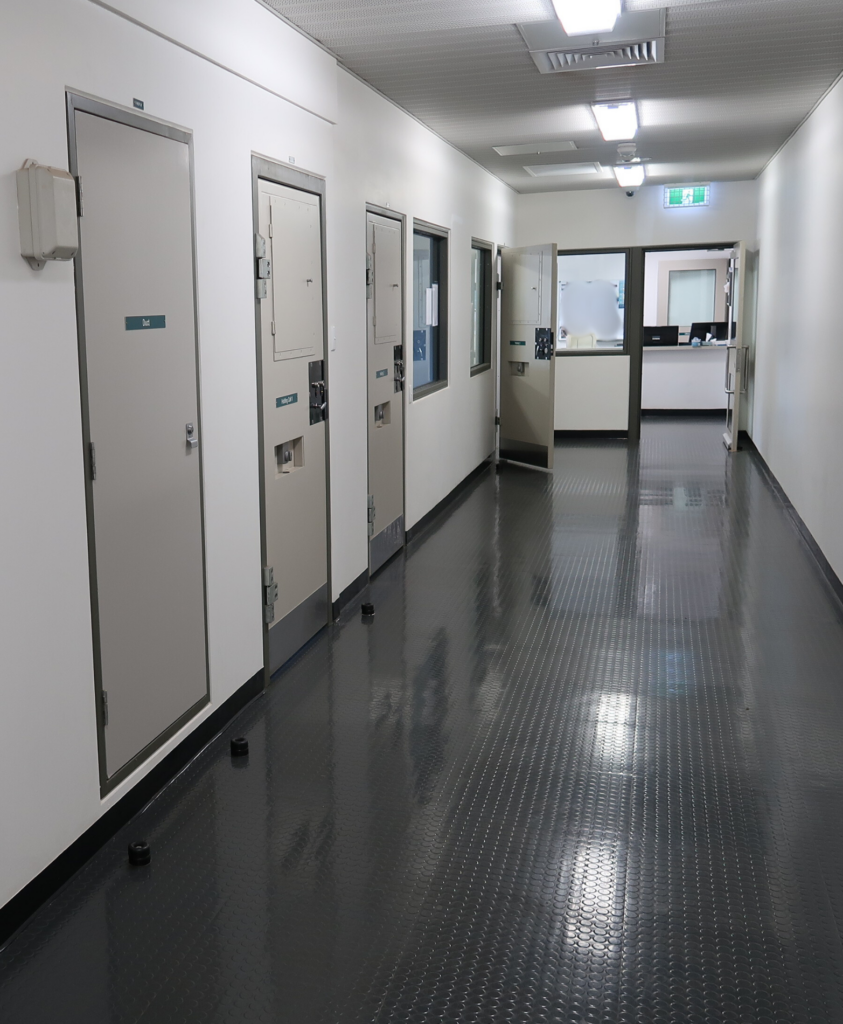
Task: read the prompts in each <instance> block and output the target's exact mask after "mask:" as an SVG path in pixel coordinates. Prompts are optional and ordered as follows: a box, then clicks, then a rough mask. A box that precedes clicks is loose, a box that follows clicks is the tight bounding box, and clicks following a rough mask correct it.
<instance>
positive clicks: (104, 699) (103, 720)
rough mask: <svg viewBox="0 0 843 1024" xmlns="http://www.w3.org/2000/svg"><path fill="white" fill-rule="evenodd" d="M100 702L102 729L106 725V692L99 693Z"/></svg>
mask: <svg viewBox="0 0 843 1024" xmlns="http://www.w3.org/2000/svg"><path fill="white" fill-rule="evenodd" d="M100 700H101V702H102V724H103V728H105V726H107V725H108V691H107V690H101V691H100Z"/></svg>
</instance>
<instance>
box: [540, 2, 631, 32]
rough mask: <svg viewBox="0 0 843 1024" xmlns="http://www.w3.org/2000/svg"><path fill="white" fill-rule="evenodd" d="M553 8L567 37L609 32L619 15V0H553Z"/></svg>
mask: <svg viewBox="0 0 843 1024" xmlns="http://www.w3.org/2000/svg"><path fill="white" fill-rule="evenodd" d="M553 6H554V7H555V8H556V14H557V16H558V18H559V20H560V21H561V22H562V28H564V29H565V32H566V33H567V34H568V35H569V36H581V35H585V34H586V33H588V32H611V31H612V29H613V28H614V27H615V22H616V21H617V20H618V16H619V15H620V13H621V0H553Z"/></svg>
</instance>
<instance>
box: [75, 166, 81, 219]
mask: <svg viewBox="0 0 843 1024" xmlns="http://www.w3.org/2000/svg"><path fill="white" fill-rule="evenodd" d="M82 209H83V203H82V176H81V175H80V174H77V175H76V215H77V217H81V216H82Z"/></svg>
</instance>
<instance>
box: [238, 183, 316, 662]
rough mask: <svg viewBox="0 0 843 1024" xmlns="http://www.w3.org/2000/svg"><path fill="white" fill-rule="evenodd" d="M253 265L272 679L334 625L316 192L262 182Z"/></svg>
mask: <svg viewBox="0 0 843 1024" xmlns="http://www.w3.org/2000/svg"><path fill="white" fill-rule="evenodd" d="M256 266H257V273H258V280H257V287H258V302H259V304H260V358H261V399H262V401H261V409H262V412H261V420H262V490H263V534H264V570H263V573H264V578H263V581H262V582H263V594H264V621H265V623H266V627H267V651H266V661H267V667H268V670H269V672H270V674H271V673H273V672H275V671H276V670H277V669H278V668H280V667H281V665H283V664H284V662H285V661H287V659H288V658H290V657H291V656H292V655H293V654H295V652H296V651H297V650H298V649H299V648H300V647H301V646H302V644H304V643H306V642H307V641H308V640H309V639H310V638H311V637H312V636H313V635H314V634H315V633H317V632H318V631H319V630H320V629H321V628H322V626H324V625H325V624H326V623H327V621H328V610H329V595H328V510H327V500H328V485H327V465H328V462H327V452H326V443H327V436H326V429H327V425H326V422H325V421H326V419H327V415H328V404H327V403H328V395H327V385H326V375H325V340H324V323H325V318H324V295H323V286H322V280H323V277H322V208H321V198H320V196H319V195H316V194H314V193H312V192H307V191H304V190H302V189H297V188H290V187H287V186H285V185H279V184H277V183H275V182H272V181H266V180H264V179H260V180H259V183H258V234H257V253H256ZM261 275H263V276H261ZM264 295H265V297H264Z"/></svg>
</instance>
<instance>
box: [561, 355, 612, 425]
mask: <svg viewBox="0 0 843 1024" xmlns="http://www.w3.org/2000/svg"><path fill="white" fill-rule="evenodd" d="M555 398H556V400H555V402H554V405H553V429H554V430H626V428H627V427H628V426H629V356H623V355H612V356H564V355H563V356H557V358H556V378H555Z"/></svg>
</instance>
